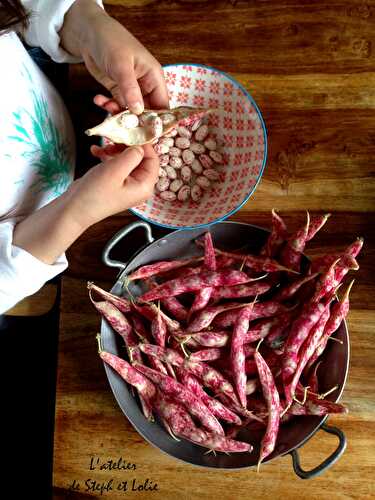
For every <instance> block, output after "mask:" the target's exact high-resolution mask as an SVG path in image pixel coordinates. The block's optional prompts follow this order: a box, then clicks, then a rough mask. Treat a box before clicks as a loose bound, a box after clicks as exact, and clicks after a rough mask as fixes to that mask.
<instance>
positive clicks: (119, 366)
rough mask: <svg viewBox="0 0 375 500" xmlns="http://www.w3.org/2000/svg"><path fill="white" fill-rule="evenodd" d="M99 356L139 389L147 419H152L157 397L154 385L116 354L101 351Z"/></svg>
mask: <svg viewBox="0 0 375 500" xmlns="http://www.w3.org/2000/svg"><path fill="white" fill-rule="evenodd" d="M99 355H100V357H101V359H102V360H103V361H104V362H105V363H107V364H108V365H109V366H111V367H112V368H113V369H114V370H115V371H116V372H117V373H118V374H119V375H120V377H121V378H123V379H124V380H125V381H126V382H127V383H128V384H130V385H132V386H133V387H135V388H136V389H137V391H138V392H139V394H140V396H141V398H142V399H141V403H142V408H143V411H144V412H146V413H145V417H146V418H147V419H150V418H151V417H152V407H151V401H152V399H153V398H154V397H155V395H156V388H155V386H154V384H153V383H152V382H151V381H150V380H148V378H146V377H145V376H144V375H142V373H139V371H138V370H136V369H135V368H133V367H132V366H131V365H130V364H129V363H127V362H126V361H125V360H124V359H121V358H119V357H118V356H116V355H115V354H111V353H109V352H106V351H101V352H100V353H99ZM143 402H144V403H143Z"/></svg>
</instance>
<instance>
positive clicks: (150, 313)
mask: <svg viewBox="0 0 375 500" xmlns="http://www.w3.org/2000/svg"><path fill="white" fill-rule="evenodd" d="M132 308H133V309H134V310H135V311H137V312H138V313H139V314H140V315H141V316H144V317H145V318H147V319H148V320H149V321H152V320H153V319H154V318H155V316H157V315H158V314H161V316H162V318H163V320H164V322H165V324H166V325H167V328H168V330H169V331H170V332H171V333H173V332H179V331H180V330H181V325H180V323H179V322H178V321H176V320H174V319H172V318H170V317H169V316H167V315H166V314H165V313H164V312H163V311H160V309H159V308H158V307H157V306H156V305H155V304H147V305H142V306H140V305H139V304H135V303H133V304H132Z"/></svg>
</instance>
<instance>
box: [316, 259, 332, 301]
mask: <svg viewBox="0 0 375 500" xmlns="http://www.w3.org/2000/svg"><path fill="white" fill-rule="evenodd" d="M337 264H338V262H337V261H335V262H334V263H333V264H332V265H331V266H330V268H329V269H328V271H327V272H326V273H325V274H323V275H322V276H321V277H320V279H319V280H318V282H317V284H316V288H315V293H314V295H313V297H312V299H311V301H312V302H319V300H320V299H321V298H323V297H324V296H325V295H326V294H327V293H328V292H330V291H331V290H332V289H333V288H334V287H335V286H336V280H335V270H336V266H337Z"/></svg>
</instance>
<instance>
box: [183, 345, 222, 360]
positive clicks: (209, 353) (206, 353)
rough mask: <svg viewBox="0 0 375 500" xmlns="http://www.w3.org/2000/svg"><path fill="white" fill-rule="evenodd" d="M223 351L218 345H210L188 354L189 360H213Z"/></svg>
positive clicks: (220, 355)
mask: <svg viewBox="0 0 375 500" xmlns="http://www.w3.org/2000/svg"><path fill="white" fill-rule="evenodd" d="M222 355H223V353H222V351H221V349H219V348H218V347H210V348H209V349H202V350H201V351H195V352H193V353H192V354H190V356H189V359H190V361H215V360H216V359H220V358H221V357H222Z"/></svg>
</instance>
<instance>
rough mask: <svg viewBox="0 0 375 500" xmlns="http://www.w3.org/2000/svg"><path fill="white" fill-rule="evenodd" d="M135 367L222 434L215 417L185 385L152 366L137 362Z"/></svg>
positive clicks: (208, 427) (209, 426)
mask: <svg viewBox="0 0 375 500" xmlns="http://www.w3.org/2000/svg"><path fill="white" fill-rule="evenodd" d="M136 369H137V370H138V371H139V372H140V373H142V374H143V375H145V376H146V377H147V378H149V379H150V380H152V382H154V383H155V384H157V385H158V386H159V388H160V389H161V390H162V391H163V392H164V393H166V394H167V395H169V396H171V397H173V398H174V399H175V400H176V401H178V402H180V403H182V404H183V405H184V406H185V408H186V409H187V410H188V411H189V413H191V414H192V415H194V416H195V417H196V418H197V419H199V420H200V422H201V423H202V425H203V426H204V427H206V429H208V430H211V431H213V432H215V433H217V434H221V435H224V430H223V428H222V426H221V425H220V423H219V421H218V420H217V418H216V417H215V416H214V415H212V413H211V412H210V411H209V409H208V408H207V406H206V405H205V404H203V402H202V401H201V400H200V399H199V398H197V397H196V396H195V394H194V393H193V392H191V391H190V390H188V389H186V387H184V386H183V385H182V384H180V383H179V382H177V380H175V379H173V378H172V377H169V376H168V375H165V374H163V373H160V372H157V371H156V370H153V369H152V368H149V367H147V366H144V365H140V364H137V365H136Z"/></svg>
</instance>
